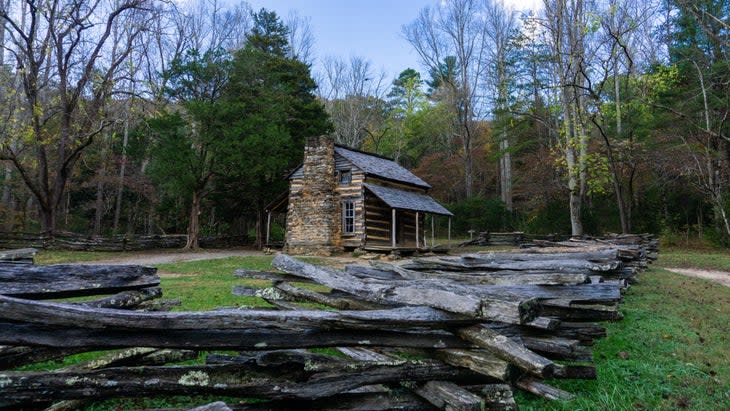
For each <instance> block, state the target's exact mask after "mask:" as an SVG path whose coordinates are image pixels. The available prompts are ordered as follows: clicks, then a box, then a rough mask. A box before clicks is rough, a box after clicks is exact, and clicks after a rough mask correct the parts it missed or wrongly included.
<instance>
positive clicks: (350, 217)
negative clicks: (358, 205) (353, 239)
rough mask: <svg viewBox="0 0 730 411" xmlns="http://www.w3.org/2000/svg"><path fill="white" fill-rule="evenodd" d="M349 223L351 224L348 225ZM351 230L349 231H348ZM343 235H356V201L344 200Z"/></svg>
mask: <svg viewBox="0 0 730 411" xmlns="http://www.w3.org/2000/svg"><path fill="white" fill-rule="evenodd" d="M348 223H349V224H348ZM348 228H349V230H348ZM342 234H343V235H354V234H355V201H354V200H342Z"/></svg>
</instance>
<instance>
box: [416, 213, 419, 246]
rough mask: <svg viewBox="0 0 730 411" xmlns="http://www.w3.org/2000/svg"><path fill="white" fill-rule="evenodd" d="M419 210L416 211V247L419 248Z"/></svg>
mask: <svg viewBox="0 0 730 411" xmlns="http://www.w3.org/2000/svg"><path fill="white" fill-rule="evenodd" d="M418 217H419V215H418V211H416V249H418Z"/></svg>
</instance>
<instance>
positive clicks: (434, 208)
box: [364, 183, 453, 216]
mask: <svg viewBox="0 0 730 411" xmlns="http://www.w3.org/2000/svg"><path fill="white" fill-rule="evenodd" d="M364 186H365V188H367V189H368V190H369V191H370V192H371V193H373V194H375V196H376V197H378V198H379V199H381V200H383V202H385V204H387V205H388V206H389V207H391V208H397V209H400V210H411V211H422V212H425V213H431V214H438V215H446V216H452V215H453V214H452V213H451V211H449V210H447V209H446V208H445V207H444V206H442V205H441V204H439V203H438V202H437V201H436V200H434V199H433V198H431V196H429V195H427V194H421V193H414V192H412V191H404V190H399V189H397V188H392V187H383V186H379V185H375V184H368V183H365V184H364Z"/></svg>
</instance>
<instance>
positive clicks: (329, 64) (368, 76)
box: [318, 56, 386, 148]
mask: <svg viewBox="0 0 730 411" xmlns="http://www.w3.org/2000/svg"><path fill="white" fill-rule="evenodd" d="M323 66H324V73H323V74H322V80H321V81H320V82H319V84H320V86H319V89H318V94H319V97H320V99H321V100H322V101H323V102H324V104H325V108H326V110H327V113H328V114H329V116H330V118H331V120H332V123H333V125H334V131H333V136H334V138H335V141H336V142H338V143H341V144H344V145H347V146H349V147H354V148H360V147H361V146H362V144H363V142H364V141H365V140H367V139H379V138H381V137H382V135H383V133H384V132H385V131H386V130H385V120H386V118H385V104H384V103H385V101H384V97H385V96H384V94H385V91H386V89H385V84H384V78H385V74H384V73H382V72H381V73H376V72H375V71H374V70H373V68H372V65H371V63H370V62H369V61H367V60H365V59H364V58H362V57H357V56H353V57H351V58H350V60H349V61H346V60H344V59H341V58H337V57H327V58H325V59H324V62H323Z"/></svg>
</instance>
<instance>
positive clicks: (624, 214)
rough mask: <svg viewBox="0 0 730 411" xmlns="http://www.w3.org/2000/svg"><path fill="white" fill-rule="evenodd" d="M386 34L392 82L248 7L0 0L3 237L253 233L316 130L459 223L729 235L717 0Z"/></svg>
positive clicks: (649, 0)
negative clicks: (415, 180) (415, 179)
mask: <svg viewBox="0 0 730 411" xmlns="http://www.w3.org/2000/svg"><path fill="white" fill-rule="evenodd" d="M401 35H402V36H403V37H404V38H405V39H406V40H407V41H408V43H409V44H410V46H411V47H412V49H413V50H414V51H415V52H416V53H417V55H418V56H419V60H420V62H421V67H403V70H402V72H401V73H400V74H399V75H398V76H397V77H396V78H387V77H386V75H385V74H383V73H382V72H379V71H378V70H377V69H376V68H375V67H374V65H373V64H372V63H371V62H370V61H368V60H367V59H366V58H364V57H358V56H357V55H354V56H319V55H317V52H316V51H317V50H316V39H315V38H314V35H313V32H312V27H311V20H310V19H308V18H307V17H306V16H301V15H298V14H297V13H292V14H290V15H288V16H279V15H277V14H276V13H275V12H273V11H269V10H266V9H260V10H254V9H253V8H252V7H251V6H250V5H248V4H247V3H245V2H238V3H235V4H233V3H230V2H223V1H218V0H198V1H189V2H174V1H159V0H158V1H154V0H43V1H41V0H23V1H11V0H0V47H1V48H2V52H1V53H0V186H1V187H0V190H1V191H2V193H0V233H1V232H34V233H47V234H53V233H59V232H75V233H80V234H84V235H90V236H116V235H142V234H170V233H183V234H185V233H187V234H188V244H187V246H188V247H189V248H196V247H198V238H199V237H200V236H201V235H229V234H249V235H250V236H251V238H256V239H257V241H258V242H259V243H260V241H261V239H262V230H263V228H262V227H263V225H264V220H265V214H264V210H265V207H266V205H267V204H269V203H270V202H271V201H273V200H274V199H276V198H277V197H278V196H280V195H281V194H282V193H283V192H285V191H286V190H287V175H288V173H289V172H291V171H292V170H293V169H294V168H295V167H297V166H298V164H299V163H300V162H301V158H302V153H303V146H304V140H305V138H306V137H309V136H318V135H330V136H332V137H333V138H334V139H335V140H336V141H337V142H338V143H340V144H344V145H347V146H350V147H353V148H356V149H362V150H367V151H371V152H375V153H378V154H381V155H385V156H388V157H391V158H393V159H395V160H396V161H397V162H399V163H400V164H402V165H403V166H405V167H407V168H409V169H410V170H412V171H413V172H414V173H415V174H417V175H419V176H420V177H422V178H423V179H424V180H426V181H427V182H429V183H430V184H431V185H432V186H433V190H432V195H433V196H434V197H435V198H437V199H438V200H439V201H441V202H443V203H444V204H445V205H447V207H448V208H449V209H450V210H451V211H452V212H453V213H454V214H455V218H454V221H453V229H454V231H455V233H456V235H462V236H463V235H467V234H466V233H467V231H468V230H476V231H511V230H515V231H524V232H529V233H560V234H571V235H582V234H602V233H607V232H623V233H629V232H650V233H655V234H659V235H661V238H662V240H663V241H665V242H666V243H669V244H671V243H672V242H675V243H676V242H682V241H701V242H703V243H707V244H712V245H715V246H724V247H727V246H730V215H729V214H730V199H729V198H730V0H642V1H639V0H544V4H543V7H542V9H541V10H540V11H539V12H534V13H517V12H515V11H514V10H512V9H510V8H509V7H507V6H505V4H504V3H502V2H500V0H443V1H436V0H434V2H433V5H432V6H429V7H425V8H423V9H422V10H420V11H419V13H418V17H417V18H416V19H414V20H412V21H404V24H403V26H402V33H401ZM275 228H276V229H275V230H274V234H275V235H279V236H281V230H282V228H281V227H275ZM0 235H1V234H0Z"/></svg>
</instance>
